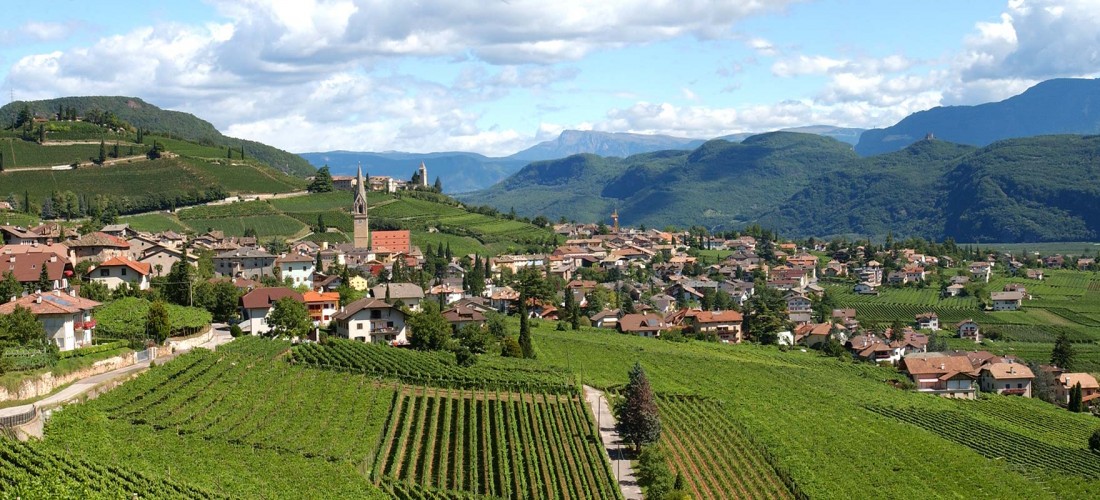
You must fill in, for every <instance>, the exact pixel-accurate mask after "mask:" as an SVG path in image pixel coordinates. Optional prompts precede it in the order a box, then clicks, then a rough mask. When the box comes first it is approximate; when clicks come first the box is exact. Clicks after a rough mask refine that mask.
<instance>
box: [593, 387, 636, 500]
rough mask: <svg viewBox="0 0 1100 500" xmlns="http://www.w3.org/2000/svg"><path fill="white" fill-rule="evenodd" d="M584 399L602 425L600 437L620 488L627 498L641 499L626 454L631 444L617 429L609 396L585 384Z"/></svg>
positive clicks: (630, 499) (631, 499)
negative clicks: (626, 441) (608, 400)
mask: <svg viewBox="0 0 1100 500" xmlns="http://www.w3.org/2000/svg"><path fill="white" fill-rule="evenodd" d="M584 399H585V400H586V401H588V405H589V406H590V407H591V408H592V414H593V415H595V416H596V422H597V423H598V424H599V426H600V439H601V440H602V441H603V446H604V449H605V450H606V451H607V456H608V457H609V458H611V472H612V473H614V474H615V477H616V478H617V479H618V481H619V488H620V489H622V490H623V497H625V498H626V500H635V499H638V500H640V499H641V498H642V488H641V487H639V486H638V480H637V479H635V478H634V469H632V468H631V467H630V458H629V457H627V456H624V455H625V453H624V450H625V449H627V448H629V445H627V444H624V443H623V440H622V438H620V437H619V433H618V432H617V431H616V430H615V415H613V414H612V413H611V408H610V406H608V404H607V398H606V397H604V395H603V392H600V391H599V390H598V389H595V388H593V387H589V386H587V385H586V386H584Z"/></svg>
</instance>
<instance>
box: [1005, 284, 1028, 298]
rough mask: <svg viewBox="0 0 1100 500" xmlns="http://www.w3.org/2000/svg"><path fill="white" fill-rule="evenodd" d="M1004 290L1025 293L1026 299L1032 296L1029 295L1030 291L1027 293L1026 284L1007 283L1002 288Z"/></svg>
mask: <svg viewBox="0 0 1100 500" xmlns="http://www.w3.org/2000/svg"><path fill="white" fill-rule="evenodd" d="M1002 291H1004V292H1020V293H1021V294H1023V296H1024V298H1025V299H1030V298H1031V295H1028V293H1027V287H1025V286H1024V285H1021V284H1019V283H1009V284H1007V285H1005V287H1004V288H1003V289H1002Z"/></svg>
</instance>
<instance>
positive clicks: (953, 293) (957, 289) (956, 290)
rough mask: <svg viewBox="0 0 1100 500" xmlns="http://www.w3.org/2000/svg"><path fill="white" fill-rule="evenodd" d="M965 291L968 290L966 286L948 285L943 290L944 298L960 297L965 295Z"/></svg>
mask: <svg viewBox="0 0 1100 500" xmlns="http://www.w3.org/2000/svg"><path fill="white" fill-rule="evenodd" d="M964 290H966V286H964V285H961V284H958V283H955V284H952V285H947V286H946V287H944V289H943V296H944V297H958V296H959V295H961V294H962V293H963V291H964Z"/></svg>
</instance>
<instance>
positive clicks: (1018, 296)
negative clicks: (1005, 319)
mask: <svg viewBox="0 0 1100 500" xmlns="http://www.w3.org/2000/svg"><path fill="white" fill-rule="evenodd" d="M989 298H991V299H993V310H994V311H1018V310H1020V305H1021V304H1023V301H1024V294H1023V293H1021V292H993V293H992V294H990V297H989Z"/></svg>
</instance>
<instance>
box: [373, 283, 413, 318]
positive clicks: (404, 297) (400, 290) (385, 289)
mask: <svg viewBox="0 0 1100 500" xmlns="http://www.w3.org/2000/svg"><path fill="white" fill-rule="evenodd" d="M370 294H371V297H374V298H376V299H379V300H386V301H388V302H389V303H391V304H396V303H397V301H399V300H400V301H401V303H402V304H405V307H408V308H409V309H410V310H413V311H419V310H420V301H421V300H423V299H424V289H423V288H420V287H419V286H417V285H415V284H413V283H383V284H381V285H378V286H376V287H374V288H371V289H370Z"/></svg>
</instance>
